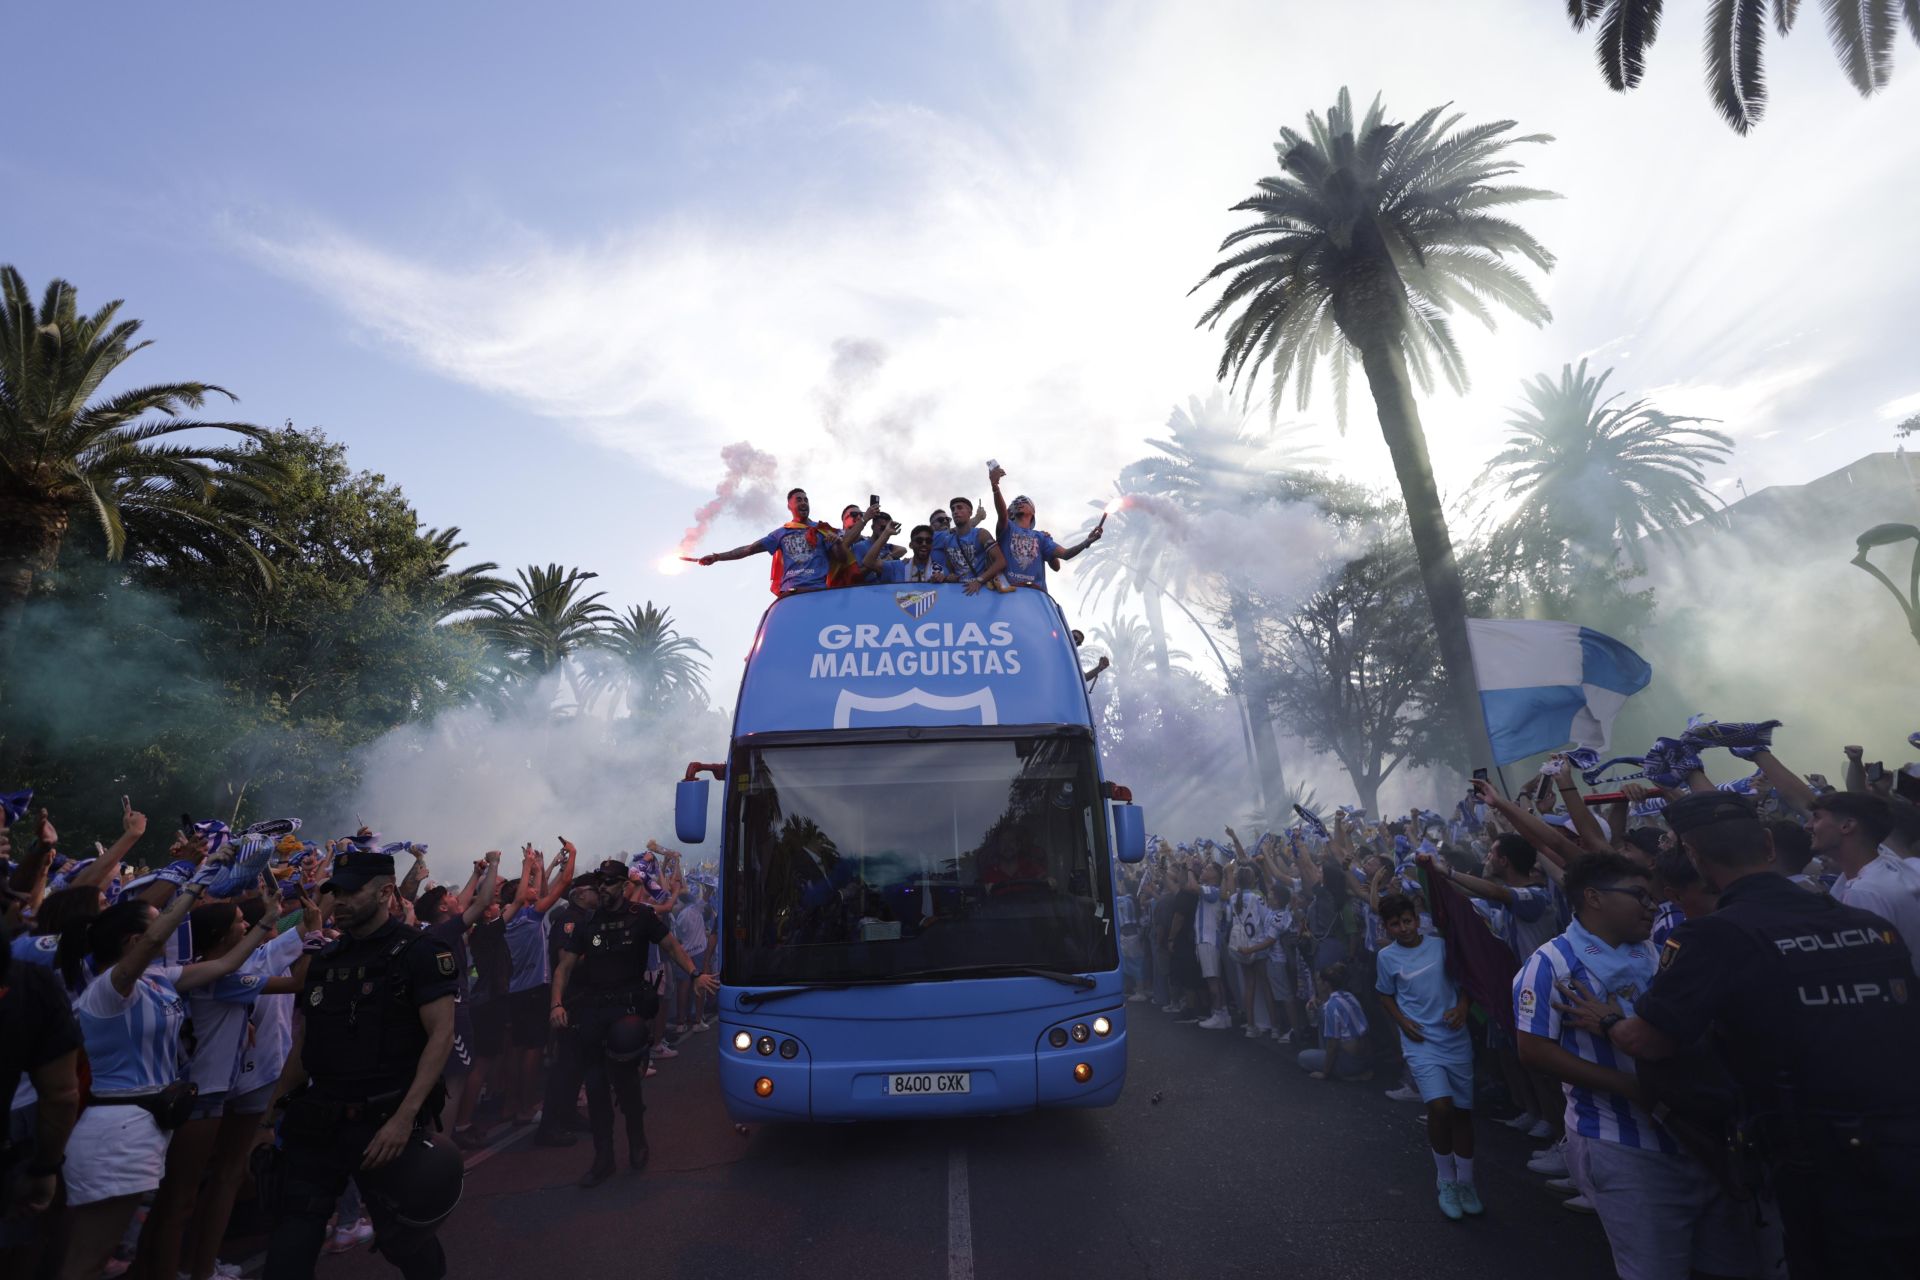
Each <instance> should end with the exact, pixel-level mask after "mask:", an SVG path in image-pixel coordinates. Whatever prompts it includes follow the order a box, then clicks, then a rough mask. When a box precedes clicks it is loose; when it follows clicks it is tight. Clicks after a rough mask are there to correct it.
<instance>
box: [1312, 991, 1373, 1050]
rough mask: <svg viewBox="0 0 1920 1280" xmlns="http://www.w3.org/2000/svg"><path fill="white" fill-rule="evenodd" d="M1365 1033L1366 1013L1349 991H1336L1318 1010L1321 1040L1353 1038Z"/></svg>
mask: <svg viewBox="0 0 1920 1280" xmlns="http://www.w3.org/2000/svg"><path fill="white" fill-rule="evenodd" d="M1366 1034H1367V1015H1366V1014H1364V1013H1362V1012H1360V1002H1359V1001H1358V1000H1356V999H1354V998H1353V992H1351V991H1336V992H1334V993H1333V994H1332V995H1330V996H1328V997H1327V1003H1326V1004H1325V1006H1323V1007H1322V1008H1321V1010H1320V1038H1321V1039H1322V1040H1355V1039H1358V1038H1359V1037H1361V1036H1364V1035H1366Z"/></svg>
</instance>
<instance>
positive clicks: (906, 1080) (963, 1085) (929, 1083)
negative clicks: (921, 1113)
mask: <svg viewBox="0 0 1920 1280" xmlns="http://www.w3.org/2000/svg"><path fill="white" fill-rule="evenodd" d="M886 1084H887V1088H886V1092H887V1093H888V1094H891V1095H894V1096H896V1097H907V1098H915V1097H924V1096H926V1095H928V1094H936V1093H972V1092H973V1073H972V1072H971V1071H915V1072H908V1073H905V1074H897V1075H890V1076H887V1077H886Z"/></svg>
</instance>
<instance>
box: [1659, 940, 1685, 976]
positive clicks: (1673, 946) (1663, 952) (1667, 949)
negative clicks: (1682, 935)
mask: <svg viewBox="0 0 1920 1280" xmlns="http://www.w3.org/2000/svg"><path fill="white" fill-rule="evenodd" d="M1679 954H1680V940H1679V939H1678V938H1668V939H1667V941H1666V944H1665V945H1664V946H1662V947H1661V948H1660V967H1661V968H1662V969H1664V968H1666V967H1667V966H1668V965H1670V964H1672V963H1673V958H1674V957H1675V956H1677V955H1679Z"/></svg>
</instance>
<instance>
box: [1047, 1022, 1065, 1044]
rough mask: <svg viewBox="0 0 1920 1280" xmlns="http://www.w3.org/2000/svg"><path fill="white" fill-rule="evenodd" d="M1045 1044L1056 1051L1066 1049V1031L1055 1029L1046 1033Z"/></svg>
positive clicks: (1061, 1028)
mask: <svg viewBox="0 0 1920 1280" xmlns="http://www.w3.org/2000/svg"><path fill="white" fill-rule="evenodd" d="M1047 1043H1048V1044H1050V1045H1052V1046H1053V1047H1054V1048H1056V1049H1064V1048H1066V1047H1067V1029H1066V1028H1065V1027H1055V1028H1054V1029H1053V1030H1051V1031H1049V1032H1047Z"/></svg>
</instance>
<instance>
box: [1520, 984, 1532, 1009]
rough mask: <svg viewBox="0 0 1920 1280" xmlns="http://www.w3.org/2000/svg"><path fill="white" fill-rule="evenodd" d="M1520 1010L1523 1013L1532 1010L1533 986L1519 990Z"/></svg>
mask: <svg viewBox="0 0 1920 1280" xmlns="http://www.w3.org/2000/svg"><path fill="white" fill-rule="evenodd" d="M1520 1012H1521V1013H1523V1014H1530V1013H1532V1012H1533V988H1532V987H1524V988H1522V989H1521V991H1520Z"/></svg>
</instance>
